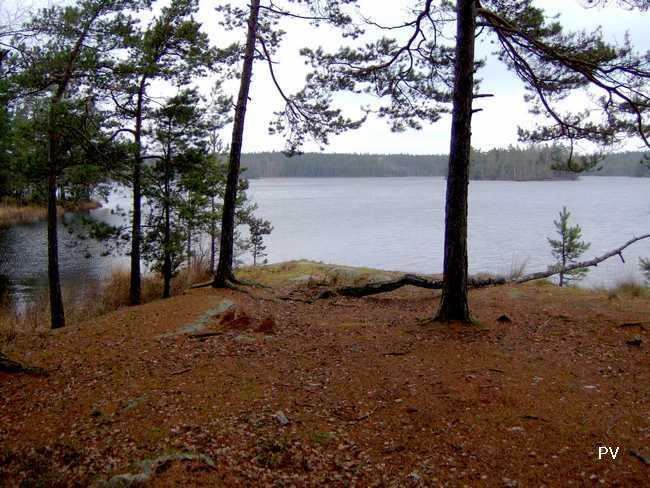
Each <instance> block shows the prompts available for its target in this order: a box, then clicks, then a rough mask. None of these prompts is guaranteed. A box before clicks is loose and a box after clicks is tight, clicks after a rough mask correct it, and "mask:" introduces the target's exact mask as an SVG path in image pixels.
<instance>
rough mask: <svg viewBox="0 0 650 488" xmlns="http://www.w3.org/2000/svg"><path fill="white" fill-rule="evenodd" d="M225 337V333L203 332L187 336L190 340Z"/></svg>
mask: <svg viewBox="0 0 650 488" xmlns="http://www.w3.org/2000/svg"><path fill="white" fill-rule="evenodd" d="M220 335H223V332H202V333H199V334H190V335H188V336H187V338H188V339H207V338H208V337H215V336H220Z"/></svg>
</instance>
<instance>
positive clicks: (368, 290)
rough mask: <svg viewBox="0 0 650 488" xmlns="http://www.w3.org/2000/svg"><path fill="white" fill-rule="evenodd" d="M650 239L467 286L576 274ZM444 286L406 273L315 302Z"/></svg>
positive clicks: (329, 294) (342, 290) (330, 291)
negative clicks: (561, 264)
mask: <svg viewBox="0 0 650 488" xmlns="http://www.w3.org/2000/svg"><path fill="white" fill-rule="evenodd" d="M649 237H650V234H644V235H642V236H639V237H635V238H633V239H630V240H629V241H627V242H626V243H625V244H623V245H622V246H620V247H617V248H616V249H614V250H612V251H609V252H607V253H605V254H603V255H602V256H598V257H595V258H594V259H590V260H589V261H582V262H580V263H575V264H572V265H570V266H565V267H561V266H551V267H549V268H548V269H547V270H546V271H539V272H537V273H530V274H526V275H523V276H520V277H519V278H514V279H508V278H505V277H503V276H497V277H494V278H484V279H479V278H470V280H469V283H468V288H483V287H486V286H493V285H507V284H521V283H526V282H528V281H534V280H540V279H543V278H549V277H551V276H554V275H557V274H560V273H566V272H569V271H573V270H575V269H578V268H589V267H592V266H598V264H600V263H602V262H603V261H605V260H606V259H609V258H611V257H613V256H619V257H620V258H621V259H623V250H625V249H626V248H627V247H628V246H630V245H632V244H634V243H635V242H638V241H640V240H642V239H647V238H649ZM623 262H625V261H623ZM443 284H444V281H443V280H431V279H429V278H426V277H424V276H418V275H414V274H405V275H404V276H402V277H400V278H397V279H394V280H388V281H377V282H373V283H368V284H366V285H361V286H343V287H340V288H335V289H328V290H323V291H322V292H321V293H320V294H319V295H318V296H317V297H316V299H315V300H320V299H326V298H332V297H335V296H343V297H353V298H361V297H365V296H370V295H376V294H379V293H387V292H390V291H394V290H397V289H398V288H401V287H403V286H407V285H411V286H417V287H418V288H427V289H429V290H441V289H442V288H443Z"/></svg>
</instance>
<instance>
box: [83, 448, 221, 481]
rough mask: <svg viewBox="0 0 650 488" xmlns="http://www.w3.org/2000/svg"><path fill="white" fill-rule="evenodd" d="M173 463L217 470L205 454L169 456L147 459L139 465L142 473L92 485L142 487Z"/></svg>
mask: <svg viewBox="0 0 650 488" xmlns="http://www.w3.org/2000/svg"><path fill="white" fill-rule="evenodd" d="M173 461H200V462H201V463H203V464H204V465H206V466H207V467H208V468H211V469H215V464H214V461H213V460H212V459H211V458H210V457H208V456H205V455H203V454H188V453H180V454H168V455H165V456H161V457H159V458H156V459H145V460H144V461H142V462H140V463H138V468H139V469H140V472H138V473H127V474H119V475H117V476H113V477H112V478H111V479H109V480H101V481H98V482H97V483H95V484H94V485H92V486H93V487H94V488H123V487H127V486H140V485H141V484H142V483H145V482H147V481H149V480H150V479H151V477H152V476H154V475H155V474H158V473H160V472H161V471H164V470H165V468H167V467H169V465H170V464H171V463H172V462H173Z"/></svg>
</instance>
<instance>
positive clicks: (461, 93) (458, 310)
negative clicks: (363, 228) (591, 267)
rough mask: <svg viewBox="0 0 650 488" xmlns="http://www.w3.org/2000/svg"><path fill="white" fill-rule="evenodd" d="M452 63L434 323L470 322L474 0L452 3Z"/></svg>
mask: <svg viewBox="0 0 650 488" xmlns="http://www.w3.org/2000/svg"><path fill="white" fill-rule="evenodd" d="M456 11H457V25H456V61H455V69H454V97H453V112H452V125H451V147H450V150H449V172H448V176H447V200H446V207H445V258H444V268H443V273H444V287H443V290H442V300H441V303H440V309H439V310H438V315H437V317H436V320H440V321H450V320H458V321H461V322H471V317H470V313H469V305H468V302H467V282H468V272H467V196H468V187H469V162H470V152H471V147H472V143H471V137H472V101H473V96H474V37H475V31H476V10H475V0H458V1H457V3H456Z"/></svg>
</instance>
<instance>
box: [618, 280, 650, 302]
mask: <svg viewBox="0 0 650 488" xmlns="http://www.w3.org/2000/svg"><path fill="white" fill-rule="evenodd" d="M608 296H609V298H610V299H615V298H647V297H650V288H648V287H647V286H644V285H643V284H642V283H640V282H639V281H637V280H634V279H632V278H630V279H625V280H622V281H619V282H618V283H617V284H616V286H615V287H614V288H611V289H609V290H608Z"/></svg>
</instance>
